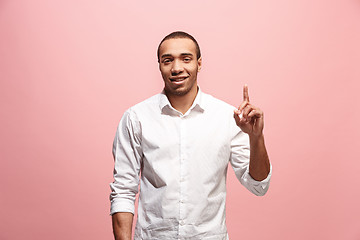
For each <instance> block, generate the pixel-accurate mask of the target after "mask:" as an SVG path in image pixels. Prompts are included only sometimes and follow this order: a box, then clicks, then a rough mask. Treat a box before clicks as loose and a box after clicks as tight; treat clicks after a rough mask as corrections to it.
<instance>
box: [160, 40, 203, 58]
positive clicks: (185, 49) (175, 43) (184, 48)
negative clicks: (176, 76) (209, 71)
mask: <svg viewBox="0 0 360 240" xmlns="http://www.w3.org/2000/svg"><path fill="white" fill-rule="evenodd" d="M159 53H160V54H159V55H160V57H161V56H162V55H164V54H171V55H173V56H176V55H180V54H182V53H191V54H193V55H194V56H196V45H195V43H194V42H193V41H192V40H191V39H189V38H172V39H168V40H165V41H164V42H163V43H162V44H161V46H160V49H159Z"/></svg>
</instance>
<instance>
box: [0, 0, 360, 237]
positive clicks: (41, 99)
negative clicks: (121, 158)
mask: <svg viewBox="0 0 360 240" xmlns="http://www.w3.org/2000/svg"><path fill="white" fill-rule="evenodd" d="M174 30H185V31H188V32H189V33H191V34H193V35H194V36H195V37H196V38H197V39H198V41H199V43H200V46H201V49H202V53H203V69H202V72H201V73H200V75H199V84H200V86H201V88H202V89H203V90H204V91H205V92H207V93H210V94H212V95H214V96H216V97H218V98H220V99H223V100H225V101H227V102H228V103H231V104H233V105H238V104H239V103H240V102H241V100H242V92H241V90H242V86H243V84H244V83H247V84H248V85H249V91H250V99H251V100H252V101H253V103H254V104H255V105H257V106H259V107H261V108H262V109H263V110H264V112H265V136H266V143H267V148H268V152H269V155H270V158H271V161H272V164H273V167H274V172H273V178H272V182H271V186H270V189H269V192H268V193H267V195H266V196H264V197H256V196H254V195H252V194H251V193H249V192H247V191H246V190H245V188H244V187H242V186H241V185H240V183H239V182H238V181H237V180H236V179H235V177H234V173H233V171H232V169H230V171H229V178H228V205H227V224H228V229H229V234H230V237H231V239H233V240H236V239H249V240H251V239H265V238H266V239H268V240H272V239H277V240H279V239H280V240H281V239H293V240H297V239H299V240H300V239H327V240H329V239H330V240H332V239H334V240H335V239H345V240H347V239H349V240H355V239H360V228H359V226H360V217H359V216H360V207H359V203H360V191H359V190H360V180H359V171H360V163H359V155H360V145H359V142H360V140H359V136H360V128H359V123H360V113H359V100H360V99H359V96H358V92H359V90H360V84H359V80H360V2H359V1H358V0H317V1H315V0H293V1H288V0H271V1H256V0H253V1H243V0H241V1H238V0H237V1H235V0H234V1H229V0H222V1H208V0H207V1H193V0H191V1H190V0H181V1H162V0H161V1H141V2H140V1H130V0H129V1H126V2H125V1H119V0H118V1H115V0H111V1H104V0H101V1H100V0H91V1H89V0H86V1H85V0H83V1H80V0H62V1H60V0H59V1H47V0H42V1H41V0H33V1H20V0H18V1H17V0H13V1H10V0H2V1H0V98H1V101H0V107H1V118H0V121H1V124H0V130H1V135H0V136H1V141H0V148H1V149H0V158H1V161H0V169H1V174H0V191H1V192H0V239H2V240H8V239H9V240H10V239H11V240H18V239H37V240H43V239H52V240H60V239H61V240H63V239H112V228H111V217H110V216H109V207H110V202H109V193H110V188H109V183H110V182H112V181H113V179H112V170H113V159H112V155H111V147H112V140H113V137H114V134H115V130H116V126H117V124H118V122H119V120H120V118H121V116H122V113H123V112H124V111H125V110H126V109H127V108H128V107H130V106H132V105H134V104H135V103H137V102H139V101H141V100H143V99H145V98H147V97H149V96H151V95H154V94H156V93H158V92H160V91H161V89H162V79H161V76H160V73H159V71H158V66H157V62H156V48H157V45H158V43H159V42H160V40H161V39H162V38H163V37H164V36H165V35H166V34H168V33H170V32H172V31H174Z"/></svg>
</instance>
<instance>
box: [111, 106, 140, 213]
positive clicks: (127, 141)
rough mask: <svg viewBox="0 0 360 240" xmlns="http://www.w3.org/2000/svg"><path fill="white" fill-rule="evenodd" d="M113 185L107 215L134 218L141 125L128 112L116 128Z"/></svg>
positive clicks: (130, 112) (113, 150) (129, 111)
mask: <svg viewBox="0 0 360 240" xmlns="http://www.w3.org/2000/svg"><path fill="white" fill-rule="evenodd" d="M112 152H113V157H114V162H115V164H114V181H113V182H112V183H110V189H111V193H110V197H109V198H110V202H111V207H110V215H113V214H114V213H116V212H131V213H133V214H134V209H135V196H136V194H137V193H138V186H139V173H140V168H141V159H142V151H141V125H140V122H139V121H138V119H137V118H136V115H135V113H133V112H132V111H131V110H128V111H126V112H125V113H124V115H123V117H122V118H121V120H120V123H119V125H118V128H117V131H116V134H115V138H114V142H113V149H112Z"/></svg>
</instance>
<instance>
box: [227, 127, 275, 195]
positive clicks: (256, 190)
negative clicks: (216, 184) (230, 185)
mask: <svg viewBox="0 0 360 240" xmlns="http://www.w3.org/2000/svg"><path fill="white" fill-rule="evenodd" d="M234 134H235V135H234ZM232 135H233V136H232V139H231V157H230V163H231V166H232V168H233V169H234V172H235V175H236V177H237V179H238V180H239V181H240V183H241V184H242V185H243V186H245V187H246V188H247V189H248V190H249V191H250V192H252V193H253V194H255V195H257V196H263V195H265V194H266V192H267V191H268V189H269V185H270V178H271V174H272V165H271V163H270V172H269V174H268V176H267V177H266V178H265V179H264V180H262V181H257V180H255V179H253V178H252V177H251V175H250V173H249V163H250V142H249V136H248V135H247V134H246V133H244V132H243V131H241V129H240V128H239V127H238V126H236V125H235V127H233V128H232Z"/></svg>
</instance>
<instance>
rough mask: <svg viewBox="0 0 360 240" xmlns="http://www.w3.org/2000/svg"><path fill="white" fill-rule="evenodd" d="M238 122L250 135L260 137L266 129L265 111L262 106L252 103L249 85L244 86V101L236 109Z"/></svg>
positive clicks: (235, 113)
mask: <svg viewBox="0 0 360 240" xmlns="http://www.w3.org/2000/svg"><path fill="white" fill-rule="evenodd" d="M234 118H235V121H236V124H237V125H238V126H239V127H240V128H241V130H242V131H243V132H245V133H247V134H249V136H254V137H258V136H261V135H262V132H263V129H264V113H263V111H261V110H260V108H258V107H255V106H254V105H252V104H250V98H249V90H248V86H247V85H246V84H245V85H244V88H243V102H242V103H241V104H240V106H239V108H238V109H235V110H234Z"/></svg>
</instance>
